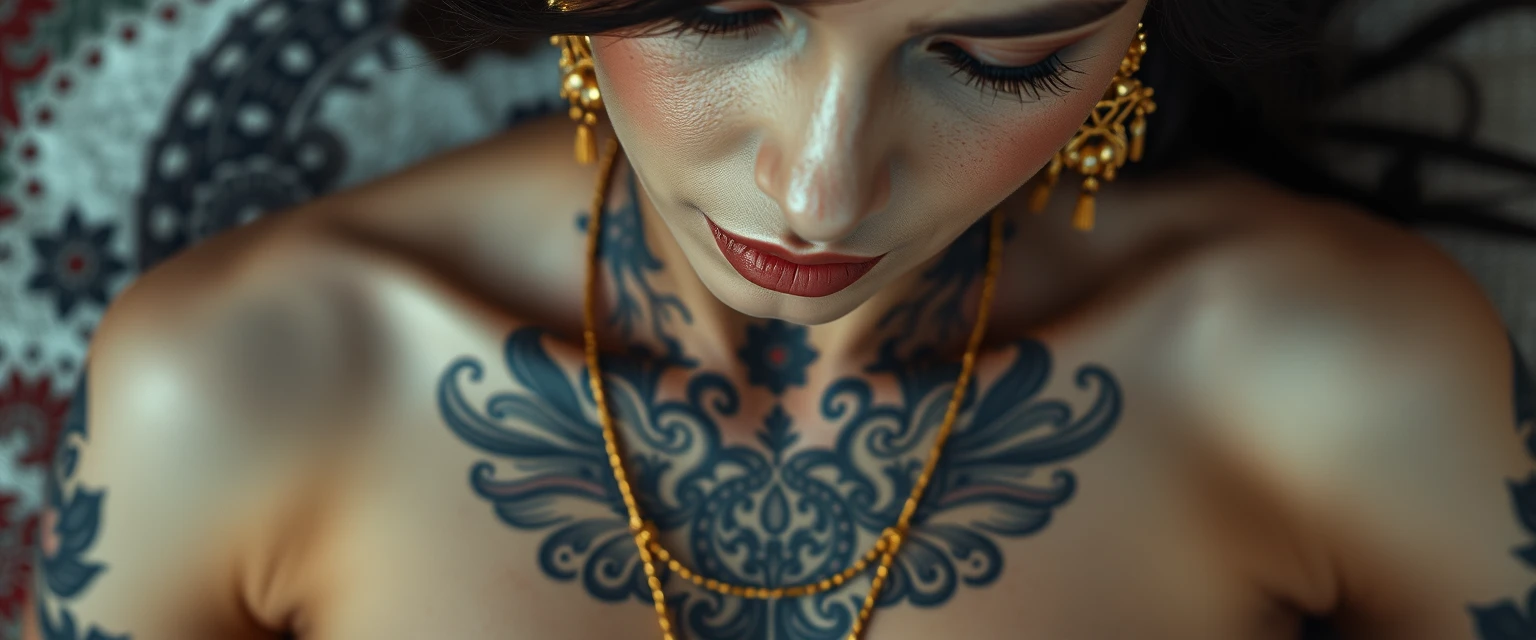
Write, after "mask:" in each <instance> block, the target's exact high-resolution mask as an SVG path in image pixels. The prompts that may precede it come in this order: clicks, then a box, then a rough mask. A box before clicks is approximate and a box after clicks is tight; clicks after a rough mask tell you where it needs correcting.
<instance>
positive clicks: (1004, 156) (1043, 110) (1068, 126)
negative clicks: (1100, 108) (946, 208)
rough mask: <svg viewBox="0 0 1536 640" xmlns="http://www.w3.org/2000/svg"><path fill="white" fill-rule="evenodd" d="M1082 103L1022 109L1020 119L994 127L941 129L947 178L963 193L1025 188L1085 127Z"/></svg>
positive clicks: (939, 135) (963, 124)
mask: <svg viewBox="0 0 1536 640" xmlns="http://www.w3.org/2000/svg"><path fill="white" fill-rule="evenodd" d="M1079 102H1083V101H1082V100H1080V99H1078V100H1060V101H1057V102H1056V103H1054V104H1051V105H1049V106H1043V107H1037V108H1027V107H1021V108H1020V115H1017V116H1013V117H1006V118H994V120H993V123H992V124H990V125H988V126H983V125H979V124H977V123H976V122H974V121H969V120H967V121H964V122H960V121H953V122H946V123H942V124H936V125H935V134H936V135H935V137H936V138H938V140H939V144H937V145H935V148H936V149H940V150H941V151H940V152H939V153H937V154H935V155H936V156H938V157H939V158H940V162H941V163H942V166H943V169H942V173H943V174H944V175H945V181H946V182H948V183H949V185H950V188H951V189H953V190H955V191H958V192H959V193H968V194H988V195H989V196H990V195H996V194H1003V195H1006V194H1007V193H1010V192H1012V191H1013V190H1015V189H1017V188H1019V187H1020V186H1021V185H1023V184H1024V182H1025V181H1027V180H1028V179H1029V178H1030V177H1031V176H1033V175H1034V174H1035V172H1036V171H1038V170H1039V169H1040V168H1041V167H1043V166H1044V165H1045V164H1046V163H1047V162H1049V161H1050V159H1051V156H1052V155H1053V154H1055V153H1056V150H1057V149H1060V148H1061V147H1062V146H1064V145H1065V144H1066V143H1067V140H1068V139H1070V138H1071V137H1072V134H1073V133H1074V132H1076V131H1077V129H1078V127H1079V126H1080V125H1081V124H1082V121H1081V119H1079V118H1077V117H1075V116H1077V115H1079V114H1082V113H1085V112H1086V110H1087V107H1086V106H1083V105H1079V104H1078V103H1079Z"/></svg>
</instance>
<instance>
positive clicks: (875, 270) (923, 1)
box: [592, 0, 1146, 324]
mask: <svg viewBox="0 0 1536 640" xmlns="http://www.w3.org/2000/svg"><path fill="white" fill-rule="evenodd" d="M1145 4H1146V0H844V1H842V2H831V3H823V4H811V5H803V6H792V5H781V4H775V3H772V2H767V1H764V0H732V1H729V2H721V3H717V4H714V5H709V6H707V7H700V8H699V9H698V10H697V11H695V12H693V13H691V14H689V15H686V16H682V17H680V20H681V21H682V22H685V23H687V24H688V25H689V27H688V28H687V29H686V30H684V31H682V32H681V34H680V35H673V34H666V35H653V36H645V37H612V36H594V37H593V38H592V45H593V55H594V57H595V58H596V61H597V72H598V74H597V75H598V82H599V86H601V87H602V91H603V100H604V103H605V105H606V110H607V114H608V116H609V118H610V120H611V122H612V124H613V127H614V130H615V132H616V134H617V135H618V137H619V139H620V141H621V142H622V143H623V146H624V149H625V153H626V155H627V156H628V157H629V159H630V162H631V163H632V164H633V166H634V168H635V172H636V174H637V176H638V177H639V179H640V182H641V185H642V186H643V187H644V190H645V192H646V193H647V195H648V196H649V197H650V200H651V203H652V204H653V205H654V207H655V211H656V212H657V214H658V215H659V216H660V217H661V219H662V220H664V221H665V222H666V225H667V227H668V228H669V230H670V231H671V233H672V235H673V237H674V238H675V240H676V242H677V245H678V246H679V247H680V249H681V251H682V253H683V254H684V255H685V256H687V259H688V261H689V262H690V263H691V264H692V266H693V268H694V270H695V271H696V272H697V273H698V275H699V278H700V279H701V280H702V281H703V282H704V284H705V286H707V287H708V288H709V289H710V291H712V292H713V293H714V294H715V296H717V297H718V298H719V299H720V300H721V301H723V302H724V303H726V304H727V305H729V306H731V307H733V308H735V309H736V310H738V311H740V312H742V313H745V314H747V315H751V316H757V317H774V318H779V319H782V320H786V321H789V322H794V323H799V324H819V323H823V322H829V321H832V320H835V319H837V318H839V317H842V316H843V315H845V314H847V313H848V312H850V311H852V310H853V309H855V308H856V307H858V306H859V305H860V304H862V303H863V302H865V301H866V300H868V299H869V298H870V297H872V296H873V295H875V293H876V292H878V291H880V290H881V289H882V288H883V287H885V286H886V285H888V284H890V283H891V282H892V281H893V280H896V279H898V278H901V277H903V276H904V275H906V274H908V273H910V272H911V271H912V270H913V269H914V268H917V267H918V266H920V265H922V264H923V263H924V262H926V261H927V260H928V259H930V258H932V257H933V256H935V255H936V254H938V252H940V251H941V250H943V249H944V248H945V247H946V246H947V245H948V244H949V243H950V242H951V241H953V240H954V239H955V238H956V237H958V236H959V235H960V233H961V232H963V231H964V230H965V229H966V228H968V227H969V226H970V225H971V224H973V223H974V222H976V221H977V220H978V219H979V218H981V217H982V216H983V215H985V214H986V213H987V212H988V211H989V210H991V209H992V208H993V207H994V206H996V205H997V204H998V203H999V202H1001V201H1002V200H1003V199H1004V198H1006V197H1007V196H1008V195H1009V194H1011V193H1012V192H1014V191H1015V190H1016V189H1018V188H1019V187H1020V186H1022V185H1023V184H1024V183H1025V182H1026V181H1027V180H1028V179H1029V178H1030V177H1031V176H1032V175H1034V173H1035V172H1036V171H1038V170H1039V169H1040V168H1041V167H1042V166H1043V165H1045V163H1046V162H1047V161H1049V160H1050V158H1051V155H1052V154H1054V153H1055V151H1056V150H1057V149H1059V148H1060V147H1061V146H1062V145H1064V144H1065V143H1066V141H1067V140H1068V138H1070V137H1071V135H1072V134H1073V133H1074V132H1075V131H1076V130H1077V127H1078V126H1079V125H1080V124H1082V122H1083V121H1084V120H1085V119H1086V118H1087V116H1088V113H1089V111H1090V110H1091V109H1092V107H1093V105H1094V103H1095V102H1097V101H1098V99H1099V98H1100V97H1101V96H1102V94H1103V91H1104V89H1105V87H1107V86H1108V85H1109V83H1110V81H1111V79H1112V77H1113V75H1114V72H1115V70H1116V69H1117V68H1118V66H1119V64H1120V60H1121V59H1122V58H1123V57H1124V56H1125V51H1126V48H1127V47H1128V46H1129V45H1130V43H1131V41H1132V39H1133V38H1134V36H1135V31H1136V24H1137V22H1138V20H1139V19H1140V16H1141V13H1142V10H1143V9H1144V8H1145Z"/></svg>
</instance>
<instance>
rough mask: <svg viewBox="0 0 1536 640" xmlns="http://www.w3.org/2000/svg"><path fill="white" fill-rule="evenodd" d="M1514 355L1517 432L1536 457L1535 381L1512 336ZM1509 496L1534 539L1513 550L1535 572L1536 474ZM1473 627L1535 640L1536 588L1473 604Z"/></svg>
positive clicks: (1487, 636)
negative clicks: (1517, 597)
mask: <svg viewBox="0 0 1536 640" xmlns="http://www.w3.org/2000/svg"><path fill="white" fill-rule="evenodd" d="M1509 347H1510V352H1511V353H1512V354H1513V355H1514V360H1515V368H1514V374H1513V378H1514V385H1515V388H1514V395H1515V429H1516V431H1517V432H1518V433H1519V434H1520V435H1521V436H1522V437H1523V438H1525V447H1526V451H1527V452H1528V453H1529V454H1530V455H1531V456H1532V457H1533V458H1536V378H1532V376H1531V369H1530V367H1529V366H1527V365H1526V363H1525V361H1524V360H1523V359H1522V358H1521V356H1520V350H1519V349H1518V348H1516V345H1515V342H1514V337H1513V336H1511V337H1510V344H1509ZM1509 495H1510V500H1511V502H1513V503H1514V507H1515V516H1516V517H1517V518H1518V519H1519V520H1520V525H1521V526H1523V527H1525V530H1526V531H1529V532H1530V533H1531V536H1532V538H1533V539H1532V541H1531V542H1529V543H1527V544H1523V545H1520V546H1518V547H1516V548H1515V549H1514V554H1515V557H1516V558H1518V559H1519V560H1520V562H1522V563H1524V564H1525V566H1527V567H1529V568H1531V569H1532V570H1536V473H1532V474H1531V475H1529V476H1526V477H1525V479H1523V480H1511V481H1509ZM1468 609H1469V610H1470V612H1471V614H1472V620H1473V625H1474V626H1475V627H1476V629H1477V637H1478V638H1480V639H1481V640H1532V639H1533V638H1536V587H1531V590H1530V591H1528V592H1526V594H1525V598H1524V600H1523V601H1517V600H1515V599H1513V598H1511V599H1508V600H1502V601H1499V602H1496V603H1493V604H1491V605H1486V606H1483V605H1471V606H1470V607H1468Z"/></svg>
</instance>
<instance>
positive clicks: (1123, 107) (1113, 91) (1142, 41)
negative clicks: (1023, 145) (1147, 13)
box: [1029, 24, 1157, 231]
mask: <svg viewBox="0 0 1536 640" xmlns="http://www.w3.org/2000/svg"><path fill="white" fill-rule="evenodd" d="M1146 53H1147V33H1146V31H1144V30H1143V29H1142V25H1139V24H1138V25H1136V41H1135V42H1132V43H1131V47H1130V49H1129V50H1128V51H1126V54H1125V58H1124V59H1123V60H1121V61H1120V70H1119V71H1116V72H1115V79H1114V81H1113V82H1111V83H1110V84H1109V88H1108V89H1107V90H1105V92H1104V98H1103V99H1102V100H1099V103H1098V104H1096V105H1094V107H1093V112H1092V113H1091V114H1089V116H1088V121H1087V122H1085V123H1083V126H1082V127H1080V128H1079V129H1078V130H1077V134H1076V135H1074V136H1072V140H1070V141H1069V142H1067V146H1065V147H1062V148H1061V150H1060V151H1057V152H1056V155H1055V156H1054V157H1052V158H1051V162H1050V164H1048V165H1046V168H1045V175H1044V176H1042V177H1040V178H1038V182H1037V183H1036V184H1035V187H1034V191H1033V192H1032V193H1031V194H1030V198H1029V208H1030V210H1031V211H1034V212H1036V213H1039V212H1041V211H1044V210H1045V205H1046V203H1047V202H1049V201H1050V198H1051V189H1052V188H1054V187H1055V186H1056V182H1057V180H1059V179H1060V178H1061V172H1062V170H1063V169H1071V170H1073V171H1076V172H1078V173H1080V174H1082V175H1083V187H1082V192H1081V193H1079V194H1078V196H1077V207H1075V208H1074V209H1073V212H1072V226H1074V227H1076V228H1077V229H1079V230H1082V231H1092V230H1093V218H1094V197H1095V196H1096V195H1097V194H1098V192H1099V187H1100V186H1101V185H1102V184H1103V183H1105V182H1109V181H1111V180H1114V179H1115V172H1116V171H1118V170H1119V169H1120V168H1121V167H1124V166H1125V163H1126V161H1128V160H1129V161H1131V162H1137V161H1140V160H1141V154H1142V151H1143V149H1145V147H1146V144H1145V141H1144V140H1145V138H1146V133H1147V115H1148V114H1150V113H1152V112H1154V111H1156V110H1157V103H1155V102H1153V101H1152V87H1148V86H1146V85H1143V84H1142V83H1141V81H1140V80H1137V79H1136V78H1135V77H1134V75H1135V74H1136V72H1137V71H1138V70H1140V69H1141V57H1142V56H1143V55H1146ZM1127 119H1130V121H1131V122H1130V124H1129V125H1127V124H1126V122H1125V121H1126V120H1127Z"/></svg>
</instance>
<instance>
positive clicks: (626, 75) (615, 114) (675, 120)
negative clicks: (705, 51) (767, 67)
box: [593, 38, 731, 150]
mask: <svg viewBox="0 0 1536 640" xmlns="http://www.w3.org/2000/svg"><path fill="white" fill-rule="evenodd" d="M593 44H594V49H595V51H594V52H593V54H594V56H595V57H596V59H597V69H598V82H599V84H600V86H601V87H602V89H603V96H604V98H603V101H604V105H605V110H606V111H607V114H608V117H609V118H610V119H611V120H612V121H613V125H614V127H615V129H617V130H618V131H619V133H620V135H621V136H623V137H624V138H630V139H638V140H641V141H644V142H645V143H646V144H647V145H660V146H665V147H670V148H674V149H679V150H683V149H687V148H688V147H691V146H695V145H696V144H697V143H699V142H701V141H706V140H710V139H711V138H712V137H713V134H714V133H716V132H717V131H718V130H719V128H720V125H721V122H722V116H723V113H722V110H721V109H720V108H719V106H721V105H722V104H729V102H728V101H729V99H730V97H731V96H730V94H729V91H728V88H727V87H724V86H722V83H721V77H720V76H721V75H722V74H718V73H717V74H708V73H703V72H702V70H703V69H707V68H709V67H708V65H706V64H704V61H702V60H691V59H689V56H688V55H687V54H679V53H678V52H676V51H674V49H675V48H676V47H667V46H666V44H668V43H663V42H657V41H654V40H648V39H645V38H593Z"/></svg>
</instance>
